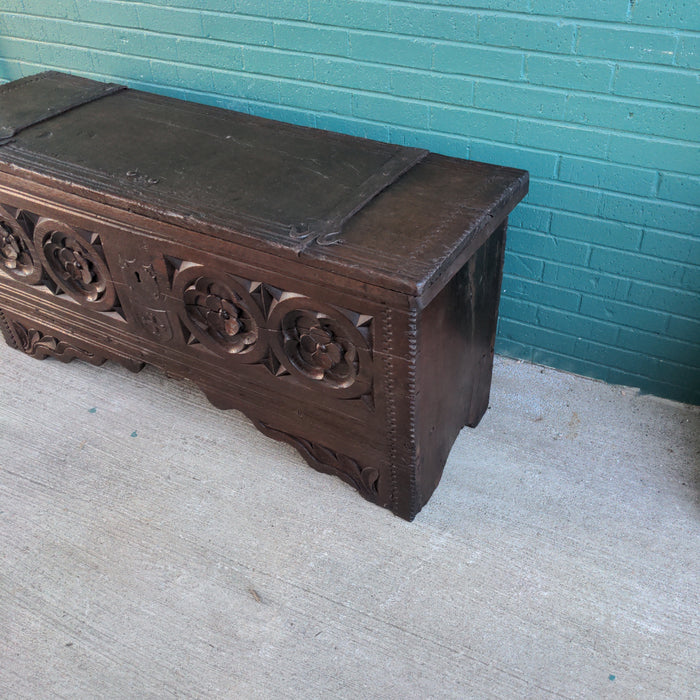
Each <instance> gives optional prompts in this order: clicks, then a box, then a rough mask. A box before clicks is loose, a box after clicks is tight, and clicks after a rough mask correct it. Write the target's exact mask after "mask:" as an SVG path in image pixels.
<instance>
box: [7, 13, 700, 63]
mask: <svg viewBox="0 0 700 700" xmlns="http://www.w3.org/2000/svg"><path fill="white" fill-rule="evenodd" d="M149 7H162V6H159V5H150V6H149ZM431 7H432V5H431ZM446 7H449V6H446ZM182 9H184V8H182ZM192 12H200V10H192ZM0 14H7V15H14V16H18V17H34V18H35V19H41V20H47V19H48V20H52V21H54V22H59V23H60V22H66V23H70V24H77V25H80V26H97V27H104V28H107V29H118V30H125V31H136V32H143V33H147V34H155V35H160V36H164V37H172V36H175V37H178V38H185V39H192V40H195V41H208V42H213V43H221V44H225V45H230V46H231V45H233V46H236V45H239V44H236V43H233V42H229V41H227V40H225V39H213V38H209V37H201V36H196V35H183V34H174V33H170V32H163V31H159V30H154V29H148V28H146V27H141V26H138V27H129V26H125V25H113V24H103V23H101V22H91V21H87V20H73V19H68V18H64V17H47V16H46V15H36V14H33V13H29V12H3V11H2V10H0ZM214 14H221V13H214ZM225 16H229V17H230V16H237V17H241V18H244V19H253V20H259V21H261V22H270V23H274V22H275V20H277V19H278V18H274V17H267V16H264V17H263V16H260V15H247V14H235V15H225ZM525 17H528V18H530V19H533V17H531V16H529V15H525ZM534 17H539V15H535V16H534ZM553 19H560V18H553ZM282 21H284V22H285V23H288V24H295V25H301V26H304V27H307V28H314V27H320V28H327V29H336V30H338V31H341V32H347V33H348V34H360V35H362V36H366V35H370V36H374V35H376V36H388V37H397V38H405V39H410V40H411V41H413V42H416V41H419V42H424V43H426V44H430V45H432V44H436V43H439V44H445V45H448V46H464V47H467V48H473V49H481V50H493V51H500V52H504V53H512V54H518V53H522V52H529V53H531V54H536V55H538V56H548V57H559V58H571V59H578V60H585V61H592V62H601V63H610V62H612V61H615V62H616V63H620V64H622V65H631V66H637V67H644V66H646V67H653V68H664V67H665V68H667V69H672V70H675V71H682V72H688V73H692V74H695V73H696V72H697V71H695V70H694V69H692V68H686V67H683V66H673V65H665V64H657V63H653V62H649V61H631V60H624V59H617V58H615V59H613V58H599V57H596V56H585V55H580V54H571V53H568V52H561V51H544V50H539V51H535V50H533V49H531V48H523V47H511V46H505V45H504V46H500V45H496V44H487V45H484V44H483V43H477V42H468V41H459V40H457V39H443V38H439V37H430V36H426V37H422V36H416V35H415V34H403V33H400V32H395V31H394V32H392V31H379V30H370V29H358V28H354V27H343V26H339V25H333V24H323V23H318V22H309V21H305V20H282ZM579 24H581V25H584V24H586V23H585V22H579ZM591 24H598V23H596V22H591ZM603 24H607V23H603ZM634 26H637V25H634ZM640 26H641V25H640ZM621 27H625V28H627V29H629V25H621ZM642 31H644V30H643V29H642ZM677 31H679V30H676V29H673V30H669V34H675V33H676V32H677ZM686 33H689V32H688V30H686ZM690 33H691V35H692V32H690ZM61 45H65V46H70V44H61ZM240 45H241V46H250V47H259V48H261V49H277V50H280V51H289V52H290V53H294V54H301V55H311V56H316V55H328V56H339V57H343V56H342V54H317V53H311V52H303V51H293V50H291V49H280V48H278V47H275V46H271V45H266V44H240ZM353 60H356V61H358V62H362V59H360V58H354V59H353ZM369 63H373V62H369ZM377 65H399V67H402V66H400V64H384V63H378V64H377Z"/></svg>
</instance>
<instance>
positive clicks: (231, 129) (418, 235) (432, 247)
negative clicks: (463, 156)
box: [0, 72, 527, 295]
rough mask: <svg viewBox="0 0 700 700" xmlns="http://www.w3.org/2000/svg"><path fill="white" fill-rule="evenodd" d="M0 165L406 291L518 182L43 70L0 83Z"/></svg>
mask: <svg viewBox="0 0 700 700" xmlns="http://www.w3.org/2000/svg"><path fill="white" fill-rule="evenodd" d="M2 170H5V171H7V172H13V173H18V172H19V173H21V174H22V175H23V177H25V178H26V179H29V180H33V181H36V182H39V183H42V184H49V185H50V186H52V187H54V188H55V189H59V190H64V191H67V192H71V193H74V194H78V195H81V196H84V197H86V198H88V199H94V200H96V201H101V202H106V203H108V204H111V205H114V206H117V207H119V208H122V209H127V210H129V211H134V212H137V213H141V214H145V215H147V216H150V217H154V218H157V219H160V220H163V221H167V222H169V223H174V224H176V225H179V226H184V227H186V228H188V229H190V230H194V231H199V232H201V233H203V234H206V235H211V236H215V237H217V238H223V239H226V240H230V241H232V242H236V243H238V244H240V245H246V246H249V247H251V248H257V249H265V250H268V251H270V250H271V251H273V252H274V253H275V254H277V255H279V256H281V257H283V258H285V257H286V258H289V259H294V260H295V261H296V262H297V263H298V262H302V263H304V264H307V265H309V266H310V267H324V268H325V269H328V268H330V269H332V270H333V271H335V272H337V273H338V274H341V275H344V276H347V277H352V278H353V279H359V280H362V281H365V282H368V283H372V284H378V285H380V286H386V287H388V288H391V289H394V290H396V291H403V292H406V293H409V294H413V295H419V294H421V293H422V290H423V288H424V287H425V286H426V285H427V284H429V283H430V282H431V281H435V280H436V279H437V278H439V277H440V276H441V275H442V274H444V272H445V270H446V269H447V268H448V267H449V265H450V261H451V260H452V259H453V258H455V256H459V254H460V251H461V252H463V251H464V250H465V247H470V243H469V242H470V241H471V247H473V245H475V244H476V242H477V239H484V237H485V236H487V235H488V233H490V230H489V224H490V221H491V220H492V219H493V218H494V217H496V216H500V218H503V216H504V215H507V213H508V211H510V209H512V208H513V207H514V206H515V203H516V202H517V201H519V199H520V198H522V196H523V195H524V193H525V191H526V188H527V174H526V173H523V172H522V171H515V170H512V169H508V168H498V167H496V166H488V165H485V164H477V163H469V162H467V161H459V160H456V159H450V158H444V157H441V156H435V155H429V154H428V152H427V151H424V150H420V149H415V148H406V147H403V146H398V145H393V144H385V143H380V142H377V141H370V140H367V139H361V138H357V137H352V136H347V135H343V134H337V133H331V132H326V131H321V130H318V129H312V128H308V127H299V126H294V125H291V124H285V123H281V122H277V121H272V120H269V119H263V118H260V117H254V116H250V115H247V114H242V113H238V112H232V111H229V110H224V109H220V108H216V107H210V106H206V105H202V104H197V103H192V102H185V101H182V100H176V99H173V98H168V97H164V96H159V95H154V94H151V93H146V92H141V91H137V90H131V89H127V88H124V87H123V86H119V85H115V84H111V83H110V84H106V83H99V82H96V81H92V80H87V79H85V78H79V77H75V76H70V75H66V74H62V73H56V72H49V73H41V74H38V75H36V76H30V77H29V78H24V79H21V80H18V81H15V82H13V83H8V84H5V85H2V86H0V171H2ZM492 229H493V226H492V227H491V230H492ZM482 242H483V241H482Z"/></svg>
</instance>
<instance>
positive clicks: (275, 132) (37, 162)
mask: <svg viewBox="0 0 700 700" xmlns="http://www.w3.org/2000/svg"><path fill="white" fill-rule="evenodd" d="M527 182H528V179H527V173H526V172H523V171H520V170H513V169H510V168H502V167H496V166H492V165H486V164H483V163H475V162H469V161H463V160H458V159H454V158H448V157H443V156H439V155H435V154H430V153H428V152H426V151H421V150H418V149H413V148H404V147H401V146H396V145H389V144H383V143H378V142H374V141H368V140H365V139H359V138H353V137H349V136H344V135H340V134H333V133H328V132H324V131H319V130H315V129H309V128H303V127H297V126H292V125H288V124H282V123H279V122H275V121H270V120H266V119H261V118H257V117H251V116H249V115H246V114H239V113H236V112H230V111H227V110H224V109H219V108H215V107H207V106H203V105H199V104H194V103H189V102H183V101H180V100H175V99H171V98H166V97H162V96H157V95H153V94H150V93H144V92H139V91H136V90H130V89H126V88H124V87H123V86H119V85H114V84H104V83H99V82H94V81H90V80H86V79H83V78H77V77H72V76H68V75H64V74H61V73H55V72H51V73H41V74H38V75H35V76H31V77H29V78H24V79H22V80H18V81H15V82H13V83H8V84H5V85H3V86H0V326H1V327H2V331H3V334H4V336H5V338H6V340H7V342H8V343H9V344H10V345H11V346H13V347H15V348H17V349H19V350H22V351H24V352H26V353H28V354H29V355H32V356H34V357H37V358H40V359H41V358H44V357H47V356H52V357H57V358H58V359H60V360H63V361H69V360H72V359H73V358H79V359H81V360H86V361H88V362H91V363H93V364H101V363H102V362H104V361H105V360H114V361H116V362H120V363H122V364H124V365H126V366H127V367H129V368H130V369H133V370H138V369H140V368H141V367H142V366H143V364H144V363H149V364H152V365H155V366H156V367H160V368H161V369H163V370H165V371H166V372H168V373H169V374H171V375H174V376H178V377H186V378H188V379H191V380H192V381H193V382H195V383H196V384H197V385H198V386H199V387H200V388H201V389H202V390H203V391H204V392H205V394H206V395H207V397H208V398H209V399H210V400H211V401H212V402H213V403H214V404H215V405H216V406H218V407H220V408H224V409H228V408H236V409H239V410H241V411H243V412H244V413H246V415H248V416H249V417H250V418H251V419H252V421H253V422H254V423H255V425H256V426H257V427H258V428H259V429H260V430H262V431H263V432H264V433H265V434H267V435H269V436H271V437H274V438H277V439H280V440H285V441H287V442H288V443H290V444H291V445H293V446H294V447H296V448H297V449H298V450H299V451H300V452H301V454H302V455H303V456H304V458H305V459H306V460H307V461H308V462H309V463H310V464H311V465H312V466H313V467H315V468H317V469H320V470H322V471H324V472H329V473H331V474H335V475H337V476H339V477H341V478H342V479H344V480H345V481H347V482H349V483H350V484H351V485H352V486H354V487H355V488H356V489H357V490H358V491H359V492H360V493H361V494H362V495H363V496H365V498H367V499H369V500H370V501H373V502H374V503H377V504H379V505H381V506H384V507H385V508H389V509H391V510H392V511H393V512H394V513H396V514H397V515H399V516H401V517H402V518H406V519H409V520H410V519H412V518H413V517H414V516H415V515H416V513H417V512H418V511H419V510H420V508H421V507H422V506H423V505H424V504H425V503H426V501H427V500H428V498H429V497H430V495H431V493H432V492H433V490H434V489H435V487H436V486H437V483H438V481H439V479H440V475H441V473H442V470H443V467H444V464H445V461H446V459H447V456H448V454H449V451H450V448H451V447H452V444H453V442H454V439H455V438H456V436H457V434H458V432H459V431H460V429H461V428H462V427H463V426H465V425H469V426H475V425H476V424H477V423H478V422H479V419H480V418H481V416H482V415H483V413H484V411H485V409H486V407H487V403H488V396H489V388H490V382H491V370H492V364H493V344H494V337H495V331H496V319H497V313H498V300H499V290H500V283H501V271H502V264H503V251H504V245H505V231H506V219H507V216H508V214H509V212H510V211H511V210H512V209H513V207H514V206H515V205H516V203H517V202H518V201H519V200H520V199H521V198H522V197H523V196H524V195H525V193H526V191H527Z"/></svg>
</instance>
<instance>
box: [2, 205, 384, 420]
mask: <svg viewBox="0 0 700 700" xmlns="http://www.w3.org/2000/svg"><path fill="white" fill-rule="evenodd" d="M0 236H2V239H1V240H0V262H2V265H3V269H4V270H5V271H6V272H7V273H9V274H10V275H12V276H13V277H14V278H15V279H16V280H18V281H22V282H24V283H26V284H28V285H32V286H34V285H43V286H45V287H47V288H48V289H50V290H51V292H52V293H53V294H54V295H56V297H65V298H67V299H70V300H72V301H74V302H77V303H78V304H80V305H81V306H83V307H85V308H86V309H89V310H91V311H98V312H111V313H112V314H114V312H117V314H118V315H119V316H121V317H122V318H124V319H125V320H126V321H127V322H128V324H129V325H130V326H131V327H132V328H133V329H134V331H135V332H137V333H139V334H141V335H143V336H145V337H146V338H150V339H152V340H153V341H156V342H159V343H163V344H167V345H168V346H169V347H175V348H179V349H180V350H182V351H187V352H191V353H192V354H193V355H195V356H196V355H197V354H200V353H202V352H205V353H208V354H210V355H211V354H213V355H215V356H218V357H219V358H220V359H221V360H222V362H221V366H222V368H224V369H225V370H231V371H238V372H240V371H245V370H244V369H243V370H242V369H241V366H243V365H256V366H261V367H264V368H266V369H267V370H268V372H269V374H270V375H272V376H273V377H277V378H285V381H286V382H287V383H289V381H290V380H293V381H294V382H295V383H298V384H300V385H302V386H307V387H310V388H313V389H318V390H320V391H323V392H326V393H327V394H328V395H330V396H334V397H336V398H339V399H356V398H359V397H365V398H367V399H368V401H365V404H366V405H367V406H371V405H372V402H371V395H372V375H373V366H372V365H373V358H372V335H373V323H374V318H373V316H372V315H369V314H362V313H358V312H356V311H351V310H349V309H346V308H344V307H341V306H337V305H331V304H327V303H325V302H323V301H320V300H317V299H314V298H310V297H309V296H307V295H305V294H302V293H299V292H296V291H294V290H293V289H281V288H280V287H278V286H275V285H272V284H269V283H266V282H265V281H264V280H261V279H248V278H246V277H243V276H241V275H240V274H235V273H236V272H237V271H236V269H235V268H236V266H235V262H234V261H226V262H223V263H222V261H221V260H220V259H216V260H208V259H207V256H206V255H205V254H203V253H202V252H200V251H194V250H193V251H190V252H191V253H192V255H190V256H189V257H192V258H194V259H193V260H188V259H184V258H183V257H178V256H182V255H183V251H182V250H181V249H179V248H178V249H177V250H176V251H175V252H177V253H178V255H174V254H173V255H171V254H169V252H170V251H169V250H168V244H167V242H163V241H156V240H148V241H146V240H142V239H140V238H139V237H137V236H135V235H133V234H132V233H130V232H126V231H125V232H124V233H123V235H121V236H114V235H112V236H109V235H108V236H104V234H101V233H97V232H94V231H89V230H85V229H83V228H79V227H75V226H72V225H69V224H68V223H65V222H63V221H61V220H59V219H58V218H55V217H48V216H41V215H40V214H37V213H34V212H30V211H26V210H24V209H17V208H13V207H9V206H5V205H0ZM103 238H104V239H105V240H103ZM108 260H111V261H112V265H113V267H116V268H117V269H116V270H110V266H109V264H108ZM115 261H116V265H115V264H114V263H115Z"/></svg>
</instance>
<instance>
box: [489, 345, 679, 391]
mask: <svg viewBox="0 0 700 700" xmlns="http://www.w3.org/2000/svg"><path fill="white" fill-rule="evenodd" d="M572 337H574V336H572ZM501 341H502V342H507V343H515V344H516V345H518V346H523V344H522V343H520V342H518V341H517V340H511V339H510V338H501ZM523 347H527V348H528V349H530V348H531V349H532V350H535V351H539V352H542V353H544V354H545V355H550V356H554V357H558V358H562V359H568V360H571V361H572V362H575V363H576V364H578V365H579V366H580V364H581V363H583V364H585V365H587V366H589V367H597V368H599V369H601V370H604V371H605V376H593V377H591V376H589V375H585V374H580V373H579V372H576V371H572V370H564V369H559V368H556V367H555V368H549V369H553V370H554V371H556V372H567V373H568V374H574V375H576V376H578V377H585V378H587V379H594V380H595V381H602V382H605V383H606V384H610V385H611V386H625V387H629V388H632V389H639V386H638V385H635V384H622V383H621V382H619V381H608V380H607V378H606V377H608V376H609V375H610V373H611V370H613V371H615V372H617V373H619V374H621V375H623V376H628V377H629V381H637V380H642V382H643V383H645V384H647V385H648V384H649V383H650V382H654V384H656V385H658V386H664V387H667V388H669V389H678V388H679V385H677V384H673V383H671V382H663V381H661V380H658V379H653V378H652V377H648V376H646V375H644V374H637V373H636V372H631V371H630V370H620V369H619V368H617V367H615V368H611V367H608V366H607V365H604V364H600V363H599V362H594V361H593V360H584V359H582V358H580V357H575V356H573V355H569V354H567V353H565V352H557V351H555V350H551V349H547V348H543V347H541V346H539V345H528V346H523ZM496 354H498V355H502V356H503V357H510V358H513V359H516V360H518V359H524V360H525V361H526V362H527V361H530V362H532V363H533V364H542V363H541V362H538V361H535V360H527V359H526V358H523V357H522V356H520V355H515V354H511V353H509V352H504V351H503V350H502V349H501V350H500V351H499V350H498V348H497V349H496ZM530 356H532V355H530ZM658 359H661V358H658ZM663 361H664V362H666V361H667V360H663ZM545 366H546V365H545ZM684 366H685V365H681V367H684ZM690 369H693V368H692V367H691V368H690Z"/></svg>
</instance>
